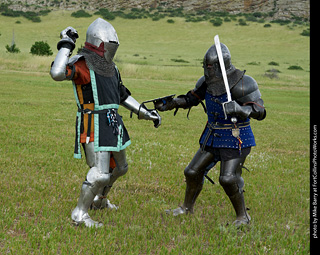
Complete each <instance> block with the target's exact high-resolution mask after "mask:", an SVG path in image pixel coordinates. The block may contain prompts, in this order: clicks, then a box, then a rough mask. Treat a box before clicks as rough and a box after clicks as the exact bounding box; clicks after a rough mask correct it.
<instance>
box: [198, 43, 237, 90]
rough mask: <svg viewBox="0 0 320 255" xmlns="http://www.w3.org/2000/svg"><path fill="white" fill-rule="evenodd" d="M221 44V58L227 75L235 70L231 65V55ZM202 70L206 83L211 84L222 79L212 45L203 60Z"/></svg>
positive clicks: (216, 55)
mask: <svg viewBox="0 0 320 255" xmlns="http://www.w3.org/2000/svg"><path fill="white" fill-rule="evenodd" d="M220 44H221V50H222V56H223V61H224V66H225V68H226V72H227V75H228V74H230V73H232V72H233V71H234V70H235V67H234V66H233V65H232V63H231V54H230V51H229V49H228V47H227V46H226V45H224V44H223V43H220ZM203 69H204V76H205V79H206V83H207V84H208V85H209V83H212V82H213V80H217V79H222V72H221V67H220V64H219V58H218V54H217V49H216V46H215V45H212V46H211V47H210V48H209V49H208V50H207V52H206V54H205V55H204V58H203Z"/></svg>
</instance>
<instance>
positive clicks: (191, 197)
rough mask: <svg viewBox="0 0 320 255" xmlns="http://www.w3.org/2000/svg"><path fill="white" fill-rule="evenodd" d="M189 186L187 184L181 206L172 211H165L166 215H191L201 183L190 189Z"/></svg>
mask: <svg viewBox="0 0 320 255" xmlns="http://www.w3.org/2000/svg"><path fill="white" fill-rule="evenodd" d="M190 186H191V185H188V184H187V188H186V193H185V198H184V202H183V205H182V206H180V207H178V208H176V209H173V210H166V213H167V214H171V213H172V215H173V216H178V215H180V214H188V213H191V214H193V207H194V205H195V202H196V199H197V197H198V196H199V194H200V192H201V190H202V186H203V184H202V183H201V184H200V185H198V186H197V187H192V186H191V187H190Z"/></svg>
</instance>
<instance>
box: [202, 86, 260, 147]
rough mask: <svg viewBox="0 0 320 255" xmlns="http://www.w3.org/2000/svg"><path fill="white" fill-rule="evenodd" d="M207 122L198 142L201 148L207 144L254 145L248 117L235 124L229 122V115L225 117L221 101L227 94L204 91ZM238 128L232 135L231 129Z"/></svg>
mask: <svg viewBox="0 0 320 255" xmlns="http://www.w3.org/2000/svg"><path fill="white" fill-rule="evenodd" d="M205 100H206V106H207V114H208V122H207V125H206V127H205V129H204V131H203V133H202V135H201V137H200V140H199V143H200V145H201V147H202V148H204V146H209V147H212V148H230V149H244V148H247V147H251V146H255V145H256V143H255V140H254V136H253V133H252V130H251V127H250V119H249V118H247V119H246V120H240V119H238V122H237V123H236V127H235V125H234V124H233V123H232V122H231V120H230V119H231V117H229V116H228V118H227V119H225V115H224V112H223V108H222V103H223V102H226V101H227V94H226V93H225V94H222V95H220V96H213V95H212V94H210V93H208V92H206V95H205ZM234 128H239V131H240V134H239V136H238V137H235V136H233V135H232V129H234Z"/></svg>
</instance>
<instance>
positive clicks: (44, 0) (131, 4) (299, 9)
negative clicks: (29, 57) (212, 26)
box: [1, 0, 310, 19]
mask: <svg viewBox="0 0 320 255" xmlns="http://www.w3.org/2000/svg"><path fill="white" fill-rule="evenodd" d="M1 3H2V4H8V5H9V8H10V9H13V10H19V11H21V10H22V11H28V10H32V11H36V10H39V9H42V8H48V9H50V10H56V9H61V8H63V9H66V10H80V9H85V10H91V11H94V10H99V9H100V8H107V9H109V10H110V11H116V10H119V9H121V8H122V9H131V8H145V9H149V8H157V7H163V8H181V7H183V9H184V10H185V11H194V10H211V11H227V12H229V13H234V14H237V13H248V12H250V13H251V12H263V13H273V18H274V19H290V18H292V17H301V18H304V19H309V18H310V1H309V0H165V1H163V0H133V1H128V0H107V1H101V0H23V1H21V0H2V1H1Z"/></svg>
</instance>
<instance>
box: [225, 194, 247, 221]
mask: <svg viewBox="0 0 320 255" xmlns="http://www.w3.org/2000/svg"><path fill="white" fill-rule="evenodd" d="M229 198H230V201H231V203H232V205H233V208H234V210H235V212H236V215H237V218H236V220H235V221H234V222H233V224H234V225H235V226H237V227H238V226H240V225H242V224H249V222H250V220H251V217H250V216H249V214H248V213H247V209H246V206H245V202H244V195H243V192H237V193H235V194H234V195H232V196H229Z"/></svg>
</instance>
